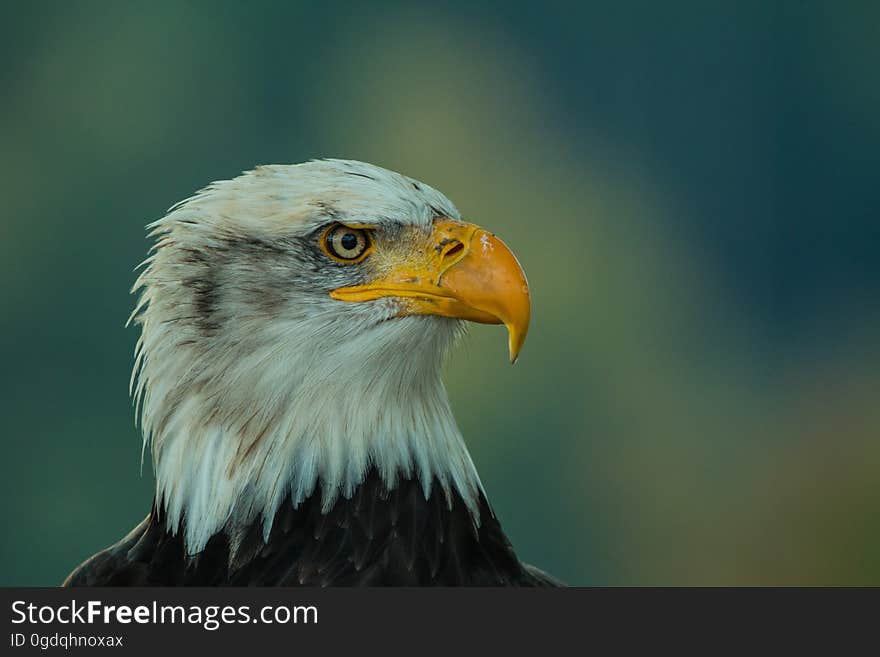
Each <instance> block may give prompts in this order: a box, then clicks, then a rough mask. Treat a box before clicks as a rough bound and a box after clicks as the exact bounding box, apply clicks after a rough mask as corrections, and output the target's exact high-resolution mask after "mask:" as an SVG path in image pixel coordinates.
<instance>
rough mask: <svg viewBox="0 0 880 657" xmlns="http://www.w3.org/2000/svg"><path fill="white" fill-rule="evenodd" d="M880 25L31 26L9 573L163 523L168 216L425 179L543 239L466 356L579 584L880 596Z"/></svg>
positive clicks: (13, 350)
mask: <svg viewBox="0 0 880 657" xmlns="http://www.w3.org/2000/svg"><path fill="white" fill-rule="evenodd" d="M878 62H880V5H878V4H877V3H869V2H864V3H860V2H848V3H821V2H736V3H733V2H731V3H702V2H663V3H655V2H613V3H611V2H608V3H577V4H574V3H572V4H561V3H556V2H541V3H516V2H512V3H465V2H460V3H433V2H431V3H428V2H421V3H419V2H374V3H357V4H355V3H352V4H339V3H295V2H284V3H280V2H279V3H267V2H257V3H226V2H150V3H146V2H142V3H137V2H64V3H60V2H59V3H41V2H34V3H25V2H10V1H8V0H7V1H3V2H2V3H0V99H2V100H0V432H2V435H0V439H2V457H0V487H2V499H3V503H2V509H0V527H2V529H0V532H2V535H0V584H5V585H13V584H30V585H52V584H56V583H58V582H60V581H61V580H62V579H63V578H64V576H65V575H66V574H67V572H68V571H69V570H70V569H71V568H72V567H73V566H75V565H76V564H77V563H78V562H79V561H80V560H82V559H83V558H84V557H86V556H88V555H89V554H90V553H92V552H94V551H96V550H98V549H99V548H101V547H103V546H105V545H107V544H109V543H111V542H113V541H115V540H116V539H118V538H119V537H121V536H122V535H123V534H124V533H125V532H127V531H128V529H130V528H131V527H132V526H133V525H134V524H135V523H136V522H137V521H139V520H140V518H141V517H142V516H143V515H144V514H145V513H146V511H147V509H148V506H149V504H150V499H151V487H152V480H151V474H150V471H149V466H146V467H145V468H144V474H143V475H140V474H139V467H140V466H139V462H140V437H139V432H138V430H137V429H136V428H135V426H134V419H133V413H132V409H131V405H130V401H129V398H128V394H127V387H128V377H129V371H130V366H131V361H132V351H133V347H134V342H135V339H136V331H135V330H133V329H125V328H124V326H123V325H124V322H125V319H126V317H127V315H128V313H129V311H130V309H131V307H132V303H133V299H132V298H131V297H130V296H129V294H128V291H129V287H130V286H131V284H132V282H133V280H134V275H133V273H132V269H133V267H134V266H135V265H136V264H137V263H139V262H140V261H141V260H142V259H143V258H144V257H145V254H146V251H147V248H148V243H147V242H146V241H145V240H144V232H143V226H144V225H145V224H146V223H147V222H149V221H151V220H154V219H156V218H158V217H160V216H161V215H162V214H163V212H164V210H165V209H166V208H167V207H168V206H170V205H171V204H173V203H174V202H176V201H178V200H180V199H182V198H184V197H186V196H188V195H190V194H191V193H192V192H193V191H194V190H196V189H198V188H200V187H202V186H203V185H205V184H206V183H208V182H210V181H212V180H215V179H223V178H229V177H232V176H235V175H236V174H237V173H238V172H240V171H241V170H243V169H249V168H251V167H253V166H254V165H257V164H261V163H276V162H299V161H302V160H306V159H309V158H313V157H324V156H337V157H346V158H354V159H361V160H366V161H369V162H374V163H376V164H380V165H383V166H386V167H388V168H391V169H395V170H398V171H402V172H404V173H406V174H408V175H410V176H413V177H416V178H419V179H422V180H424V181H426V182H428V183H429V184H431V185H433V186H435V187H437V188H438V189H441V190H442V191H444V192H445V193H446V194H447V195H449V196H450V197H451V198H452V199H453V201H454V202H455V203H456V204H457V205H458V207H459V208H460V209H461V210H462V212H463V213H464V214H465V216H466V217H467V218H469V219H471V220H472V221H475V222H477V223H480V224H482V225H485V226H487V227H490V228H491V229H492V230H493V231H495V232H497V233H498V234H499V235H500V236H502V237H503V238H504V239H505V241H506V242H507V243H508V244H510V245H511V247H512V248H513V250H514V251H515V252H516V253H517V255H518V256H519V258H520V260H521V262H522V263H523V265H524V267H525V269H526V271H527V273H528V276H529V280H530V283H531V286H532V291H533V298H534V307H533V319H532V321H533V324H532V329H531V332H530V334H529V339H528V341H527V343H526V345H525V349H524V351H523V354H522V358H521V360H520V362H519V363H518V364H517V365H516V367H513V368H511V367H510V366H509V365H508V364H507V363H506V360H505V353H504V352H505V338H504V334H503V330H502V329H500V328H497V327H484V326H477V327H474V328H473V330H472V332H471V335H470V337H469V338H468V339H467V341H466V343H465V344H463V345H462V347H461V349H459V351H458V352H457V353H456V355H455V356H454V358H453V359H452V361H451V362H450V364H449V366H448V368H447V370H448V371H447V376H446V381H447V384H448V387H449V391H450V394H451V397H452V401H453V405H454V408H455V410H456V414H457V417H458V419H459V422H460V425H461V427H462V430H463V431H464V434H465V436H466V438H467V440H468V443H469V445H470V447H471V450H472V453H473V456H474V459H475V461H476V463H477V466H478V468H479V470H480V473H481V475H482V478H483V481H484V484H485V486H486V489H487V490H488V492H489V496H490V499H491V501H492V503H493V505H494V507H495V509H496V511H497V513H498V514H499V516H500V518H501V520H502V522H503V524H504V526H505V528H506V529H507V531H508V533H509V535H510V537H511V539H512V540H513V542H514V545H515V546H516V547H517V549H518V551H519V553H520V554H521V556H522V557H523V558H525V559H527V560H529V561H532V562H534V563H536V564H538V565H540V566H542V567H544V568H546V569H547V570H549V571H551V572H553V573H555V574H557V575H558V576H559V577H561V578H563V579H565V580H566V581H568V582H571V583H575V584H608V585H621V584H626V585H631V584H676V585H677V584H868V583H873V584H880V478H878V472H880V440H878V438H880V411H878V399H877V396H878V389H880V258H878V247H880V228H878V226H880V222H878V207H880V181H878V172H880V157H878V149H880V121H878V117H880V76H878V75H877V65H878Z"/></svg>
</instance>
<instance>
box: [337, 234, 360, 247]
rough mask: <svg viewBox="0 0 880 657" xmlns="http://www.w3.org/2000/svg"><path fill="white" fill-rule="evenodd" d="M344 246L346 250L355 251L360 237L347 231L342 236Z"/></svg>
mask: <svg viewBox="0 0 880 657" xmlns="http://www.w3.org/2000/svg"><path fill="white" fill-rule="evenodd" d="M341 242H342V248H343V249H345V250H346V251H353V250H354V249H355V247H357V243H358V239H357V236H355V235H352V234H351V233H346V234H345V235H343V236H342V240H341Z"/></svg>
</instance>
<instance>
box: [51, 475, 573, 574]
mask: <svg viewBox="0 0 880 657" xmlns="http://www.w3.org/2000/svg"><path fill="white" fill-rule="evenodd" d="M318 489H319V487H318ZM181 534H182V532H178V534H177V535H171V534H170V533H169V532H168V531H166V529H165V526H164V523H163V522H162V521H161V518H160V512H159V510H157V509H156V508H155V506H154V508H153V510H152V511H151V513H150V514H149V515H148V516H147V517H146V518H145V519H144V521H143V522H141V524H140V525H138V526H137V527H135V528H134V529H133V530H132V531H131V533H130V534H129V535H128V536H126V537H125V538H124V539H122V540H121V541H120V542H119V543H117V544H116V545H113V546H111V547H109V548H107V549H106V550H104V551H102V552H99V553H98V554H96V555H95V556H93V557H92V558H91V559H89V560H88V561H86V562H85V563H83V564H82V565H81V566H79V567H78V568H77V569H76V570H74V571H73V573H71V574H70V576H69V577H68V578H67V580H66V581H65V582H64V584H65V586H248V585H249V586H559V585H560V583H559V582H557V581H556V580H555V579H553V578H552V577H550V576H549V575H547V574H545V573H543V572H541V571H540V570H538V569H536V568H533V567H532V566H529V565H527V564H523V563H522V562H520V561H519V559H517V557H516V555H515V554H514V551H513V548H512V547H511V545H510V542H509V541H508V540H507V537H506V536H505V535H504V532H503V531H502V529H501V526H500V525H499V523H498V520H497V519H496V518H495V515H494V514H493V513H492V510H491V509H490V508H489V505H488V503H487V502H486V500H485V498H484V497H483V496H482V495H480V523H479V526H475V524H474V522H473V519H472V517H471V514H470V512H469V511H468V509H467V507H466V505H465V503H464V501H463V500H462V499H461V497H459V496H458V494H457V493H453V494H452V496H451V499H448V498H447V497H446V495H445V494H444V493H443V492H442V489H440V487H439V486H437V485H436V482H435V485H434V486H433V487H432V493H431V495H430V497H429V498H428V499H425V495H424V493H423V491H422V487H421V484H420V483H419V482H418V481H416V480H405V481H402V482H399V484H398V485H397V486H396V487H395V488H394V489H392V490H388V489H387V488H386V487H385V485H384V484H383V483H382V480H381V478H380V477H379V476H378V474H377V473H375V472H371V473H370V474H369V475H368V476H367V478H366V480H365V481H364V483H363V484H362V485H361V486H360V487H359V488H358V489H357V490H356V491H355V493H354V495H353V496H352V497H351V499H340V500H339V501H338V502H337V503H336V505H335V506H334V507H333V508H332V509H330V511H329V512H327V513H326V514H324V513H322V512H321V496H320V493H319V492H316V493H314V494H313V495H312V496H311V497H309V498H308V499H306V500H305V501H304V502H302V503H301V504H300V505H299V506H298V507H297V508H293V506H292V504H290V501H289V500H288V501H286V502H285V503H284V504H282V505H281V508H280V510H279V511H278V513H277V514H276V516H275V519H274V522H273V525H272V531H271V534H270V536H269V539H268V541H266V542H264V541H263V537H262V528H261V523H260V522H259V521H257V522H255V523H254V525H253V526H251V527H250V529H249V530H248V531H247V532H246V533H245V534H244V536H243V538H242V540H241V542H240V544H239V545H238V546H237V547H236V548H235V549H234V550H233V549H231V546H230V539H229V536H228V535H227V534H226V533H224V532H221V533H219V534H217V535H215V536H214V537H213V538H211V540H210V541H209V542H208V544H207V545H206V547H205V549H204V550H203V551H202V552H201V553H199V554H198V555H196V556H192V557H188V556H187V555H186V553H185V550H184V545H183V540H182V538H181Z"/></svg>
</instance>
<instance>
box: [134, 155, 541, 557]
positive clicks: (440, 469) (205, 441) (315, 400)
mask: <svg viewBox="0 0 880 657" xmlns="http://www.w3.org/2000/svg"><path fill="white" fill-rule="evenodd" d="M148 228H149V230H150V233H149V234H150V236H151V237H152V238H153V239H154V240H155V243H154V246H153V250H152V251H151V255H150V257H149V258H148V259H147V260H146V261H145V263H144V269H143V271H142V273H141V274H140V276H139V278H138V279H137V282H136V283H135V287H134V291H137V292H139V293H140V297H139V301H138V303H137V306H136V308H135V311H134V313H133V314H132V321H133V322H135V323H136V324H137V325H139V326H140V329H141V335H140V338H139V340H138V345H137V349H136V355H135V366H134V371H133V373H132V388H133V394H134V398H135V403H136V406H137V408H139V410H140V417H141V425H142V429H143V434H144V445H145V447H146V445H150V448H151V452H152V456H153V465H154V469H155V473H156V505H157V507H158V508H161V509H162V510H163V516H164V519H165V522H166V523H167V526H168V528H169V530H170V531H172V532H173V533H176V532H178V531H183V533H184V539H185V543H186V548H187V551H188V552H190V553H196V552H199V551H200V550H201V549H202V548H203V547H204V546H205V544H206V542H207V541H208V539H209V538H210V537H211V536H212V535H214V534H215V533H217V532H218V531H220V530H224V529H225V530H228V531H229V532H230V534H231V535H234V533H235V528H237V527H240V528H243V527H247V526H248V525H249V524H252V523H253V522H254V520H255V519H259V518H262V522H263V525H262V526H263V531H264V533H265V535H267V536H268V532H269V530H270V529H271V523H272V519H273V517H274V515H275V512H276V511H277V509H278V507H279V505H280V504H281V503H282V502H283V501H284V500H285V499H290V500H291V501H292V503H293V504H294V505H296V504H298V503H299V502H300V501H302V500H303V499H305V498H306V497H308V496H310V495H311V494H312V493H313V492H314V491H315V490H319V491H320V493H321V495H322V498H321V499H322V504H323V505H324V506H325V507H326V508H329V507H330V506H331V505H332V504H333V503H334V502H335V501H336V500H337V499H338V498H339V497H340V496H343V497H347V496H351V494H352V493H353V491H354V490H355V488H356V487H357V486H358V484H359V483H360V482H362V481H363V479H364V477H365V475H366V473H367V472H368V470H369V469H370V468H375V469H376V470H377V471H378V472H379V474H380V475H381V477H382V478H383V480H384V481H385V483H386V485H387V486H388V487H393V486H394V485H395V482H396V481H397V480H398V479H399V478H401V477H403V478H418V480H419V482H420V483H421V485H422V487H423V488H424V491H425V494H426V495H427V494H428V493H429V491H430V489H431V487H432V486H440V487H441V488H442V489H443V490H444V491H446V493H447V495H448V494H449V492H450V491H451V490H453V489H454V490H455V491H456V492H457V493H458V494H460V495H461V497H462V498H463V499H464V500H465V501H466V502H467V503H468V505H469V507H470V508H471V510H472V512H474V513H476V509H477V499H478V496H479V495H480V494H482V489H481V485H480V481H479V477H478V476H477V473H476V471H475V469H474V466H473V463H472V462H471V459H470V456H469V454H468V452H467V449H466V447H465V445H464V441H463V440H462V437H461V434H460V433H459V430H458V428H457V426H456V424H455V420H454V418H453V416H452V413H451V411H450V408H449V402H448V399H447V396H446V392H445V390H444V388H443V384H442V382H441V380H440V366H441V363H442V361H443V357H444V355H445V354H446V353H447V351H448V349H449V347H450V346H451V344H452V343H453V342H454V340H455V338H456V336H458V335H460V334H461V333H462V332H463V326H464V321H465V320H470V321H475V322H482V323H490V324H492V323H495V324H504V325H505V326H506V327H507V330H508V336H509V349H510V357H511V360H512V361H515V360H516V357H517V355H518V353H519V351H520V348H521V347H522V344H523V341H524V340H525V337H526V332H527V330H528V324H529V290H528V284H527V282H526V277H525V275H524V273H523V271H522V269H521V267H520V265H519V263H518V262H517V260H516V258H515V257H514V256H513V254H512V253H511V252H510V250H509V249H508V248H507V247H506V246H505V245H504V243H502V242H501V240H499V239H498V238H497V237H495V236H494V235H493V234H492V233H490V232H488V231H486V230H484V229H482V228H480V227H478V226H475V225H473V224H470V223H466V222H464V221H462V219H461V217H460V215H459V212H458V210H456V208H455V206H454V205H453V204H452V203H451V202H450V201H449V200H448V199H447V198H446V197H445V196H444V195H442V194H441V193H439V192H438V191H436V190H434V189H432V188H431V187H429V186H428V185H425V184H424V183H421V182H418V181H416V180H413V179H412V178H408V177H406V176H403V175H400V174H397V173H394V172H391V171H387V170H385V169H382V168H379V167H376V166H373V165H369V164H365V163H361V162H353V161H343V160H322V161H312V162H308V163H305V164H298V165H272V166H263V167H259V168H257V169H255V170H253V171H250V172H248V173H245V174H243V175H241V176H239V177H237V178H235V179H233V180H227V181H221V182H216V183H213V184H211V185H210V186H208V187H207V188H205V189H204V190H202V191H201V192H199V193H198V194H196V195H195V196H193V197H192V198H190V199H187V200H185V201H183V202H181V203H179V204H177V205H176V206H174V207H172V208H171V209H170V210H169V212H168V214H167V215H166V216H165V217H163V218H162V219H160V220H159V221H157V222H155V223H153V224H151V225H150V226H149V227H148ZM475 522H479V518H475Z"/></svg>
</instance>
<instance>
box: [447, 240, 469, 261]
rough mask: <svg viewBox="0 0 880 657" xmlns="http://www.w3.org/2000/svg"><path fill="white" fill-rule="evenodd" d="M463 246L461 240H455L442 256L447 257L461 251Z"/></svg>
mask: <svg viewBox="0 0 880 657" xmlns="http://www.w3.org/2000/svg"><path fill="white" fill-rule="evenodd" d="M463 248H464V244H462V243H461V242H456V243H455V244H454V245H452V247H450V249H449V250H448V251H447V252H446V253H444V254H443V256H444V257H445V258H448V257H449V256H452V255H455V254H456V253H458V252H459V251H461V250H462V249H463Z"/></svg>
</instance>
